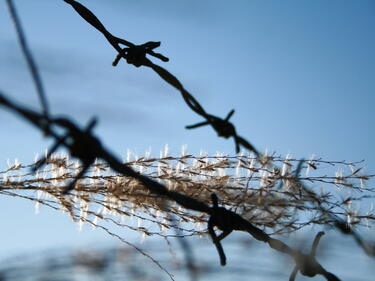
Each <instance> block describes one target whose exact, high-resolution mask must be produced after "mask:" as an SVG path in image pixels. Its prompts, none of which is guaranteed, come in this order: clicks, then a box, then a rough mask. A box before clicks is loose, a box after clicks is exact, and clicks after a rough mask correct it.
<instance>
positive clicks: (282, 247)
mask: <svg viewBox="0 0 375 281" xmlns="http://www.w3.org/2000/svg"><path fill="white" fill-rule="evenodd" d="M0 104H1V105H3V106H5V107H6V108H8V109H10V110H12V111H14V112H15V113H17V114H18V115H20V116H22V117H23V118H25V119H26V120H28V121H29V122H31V123H32V124H33V125H34V126H36V127H37V128H39V129H41V130H43V128H45V127H44V126H43V124H45V122H46V119H45V116H44V115H42V114H39V113H37V112H35V111H33V110H30V109H28V108H24V107H22V106H19V105H16V104H15V103H13V102H11V101H10V100H9V99H7V98H6V97H5V96H4V95H3V94H2V93H0ZM48 123H49V126H48V128H49V130H48V131H47V136H49V137H52V138H53V139H54V140H55V145H54V148H56V149H58V148H59V147H60V146H62V147H65V148H66V149H67V150H68V151H69V154H70V155H72V156H73V157H75V158H77V159H79V160H80V162H81V165H82V168H81V170H80V171H79V172H78V175H76V177H75V179H74V180H73V181H72V182H74V185H75V184H76V183H77V181H78V180H79V178H78V177H81V176H83V175H84V174H85V172H87V169H88V167H89V166H91V165H92V164H94V162H95V159H100V160H102V161H104V162H105V163H107V164H108V165H109V166H110V167H111V169H112V170H113V171H115V172H117V173H120V174H122V175H124V176H128V177H131V178H134V179H136V180H138V181H139V182H140V183H141V184H142V185H143V186H144V187H145V188H146V189H147V190H149V191H150V192H151V193H153V194H155V195H158V196H162V197H164V198H166V199H168V200H171V201H173V202H176V203H177V204H178V205H180V206H182V207H184V208H185V209H188V210H192V211H197V212H200V213H205V214H206V215H208V217H209V220H208V227H209V229H210V234H211V236H212V240H213V242H214V244H215V245H216V247H217V249H218V252H219V255H220V258H221V263H222V264H223V265H224V264H225V262H224V261H225V254H224V250H223V249H222V246H221V244H220V242H221V240H222V239H223V238H225V237H226V236H227V235H229V234H230V233H231V232H233V231H235V230H237V231H245V232H248V233H249V234H250V235H251V236H252V237H254V238H255V239H257V240H259V241H262V242H265V243H268V244H269V246H270V247H271V248H273V249H275V250H276V251H279V252H281V253H284V254H287V255H289V256H291V257H292V258H293V259H294V260H295V263H296V268H297V269H298V270H299V271H300V272H301V274H303V275H305V276H309V277H313V276H316V275H318V274H319V275H323V276H324V277H325V278H326V279H327V280H340V279H338V278H337V277H336V276H335V275H334V274H332V273H330V272H328V271H326V270H325V269H324V268H323V267H322V266H321V265H320V264H319V263H318V262H317V261H316V259H315V256H314V255H311V254H310V255H305V254H303V253H302V252H300V251H298V250H293V249H292V248H290V247H289V246H288V245H286V244H285V243H284V242H282V241H281V240H279V239H275V238H272V237H271V236H270V235H268V234H267V233H266V232H265V231H263V230H262V229H260V228H258V227H256V226H255V225H253V224H252V223H250V221H249V220H246V219H245V218H243V217H242V216H240V215H238V214H237V213H235V212H233V211H231V210H228V209H227V208H225V207H219V206H218V199H217V195H216V194H215V193H212V194H211V198H212V201H213V206H212V207H210V206H209V205H208V204H206V203H204V202H202V201H199V200H197V199H194V198H192V197H189V196H187V195H184V194H182V193H180V192H178V191H174V190H170V189H168V188H167V187H166V186H165V185H163V184H161V183H159V182H158V181H156V180H154V179H152V178H150V177H147V176H145V175H143V174H140V173H138V172H136V171H135V170H134V169H132V168H131V167H129V166H128V165H126V164H124V163H121V161H120V160H118V159H117V157H115V156H114V155H112V154H111V153H110V152H108V151H107V150H106V149H105V148H104V147H103V146H102V144H101V142H100V140H99V139H98V138H96V137H95V136H93V134H92V133H91V130H92V128H93V125H91V124H94V122H90V123H89V125H88V126H86V128H84V129H80V128H79V127H78V126H77V125H76V124H75V123H73V122H72V121H71V120H69V119H67V118H52V117H51V118H49V120H48ZM61 130H64V131H65V132H64V133H63V134H62V135H61V134H59V133H58V132H57V131H61ZM82 171H84V172H82ZM72 182H71V183H72ZM71 183H70V184H68V185H67V186H66V187H64V188H63V189H62V190H61V191H60V192H61V195H62V196H63V195H67V194H68V193H69V191H70V190H71V189H72V188H73V187H74V186H73V185H72V184H71ZM214 227H217V228H218V229H220V230H221V231H222V234H220V235H219V236H216V234H215V232H214V231H213V228H214ZM295 272H296V270H294V271H293V273H292V277H293V276H294V274H295ZM292 280H293V279H292Z"/></svg>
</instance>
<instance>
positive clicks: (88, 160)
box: [0, 0, 373, 280]
mask: <svg viewBox="0 0 375 281" xmlns="http://www.w3.org/2000/svg"><path fill="white" fill-rule="evenodd" d="M64 1H65V2H66V3H68V4H70V5H71V6H72V7H73V8H74V9H75V10H76V11H77V13H78V14H79V15H80V16H81V17H82V18H84V19H85V20H86V21H87V22H88V23H90V24H91V25H92V26H93V27H95V28H96V29H97V30H98V31H100V32H101V33H102V34H103V35H104V36H105V37H106V39H107V40H108V41H109V43H110V44H111V45H112V46H113V47H114V48H115V49H116V51H117V52H118V55H117V57H116V59H115V61H114V62H113V65H114V66H115V65H117V63H118V62H119V61H120V59H121V58H124V59H125V60H126V61H127V63H129V64H132V65H134V66H136V67H140V66H147V67H150V68H151V69H153V70H154V71H155V72H156V73H157V74H158V75H159V76H160V77H161V78H163V79H164V80H165V81H166V82H167V83H169V84H170V85H172V86H173V87H175V88H176V89H177V90H179V91H180V93H181V95H182V97H183V99H184V101H185V103H186V104H187V105H188V106H189V107H190V108H191V109H192V110H193V111H194V112H195V113H197V114H198V115H200V116H202V117H203V118H204V119H205V121H204V122H201V123H197V124H195V125H191V126H187V128H188V129H192V128H197V127H200V126H204V125H211V126H212V127H213V129H214V130H215V131H216V132H217V134H218V136H221V137H225V138H230V137H233V138H234V140H235V144H236V151H237V152H239V150H240V146H243V147H244V148H246V149H248V150H249V151H251V152H253V153H254V154H255V156H256V158H258V160H259V162H260V163H262V169H274V170H273V171H274V172H275V174H280V173H282V171H280V169H278V168H276V167H275V166H274V164H273V162H272V161H271V160H270V159H269V158H267V157H265V156H263V155H260V153H259V152H258V151H257V150H256V149H255V148H254V147H253V146H252V145H251V144H250V143H249V142H247V141H246V140H245V139H243V138H242V137H240V136H238V135H237V133H236V130H235V126H234V125H233V124H232V123H230V122H229V119H230V117H231V116H232V115H233V113H234V110H232V111H230V112H229V114H228V115H227V117H226V118H225V119H222V118H219V117H216V116H214V115H211V114H208V113H206V111H205V110H204V109H203V107H202V106H201V105H200V104H199V103H198V102H197V100H196V99H195V98H194V97H193V96H192V95H191V94H190V93H189V92H188V91H187V90H186V89H185V88H184V87H183V85H182V84H181V82H180V81H179V80H178V79H177V78H176V77H175V76H173V75H172V74H171V73H169V72H168V71H167V70H165V69H164V68H162V67H160V66H158V65H156V64H154V63H153V62H151V61H150V60H149V59H148V58H147V57H146V54H148V55H151V56H154V57H156V58H159V59H161V60H162V61H168V58H166V57H164V56H163V55H161V54H158V53H155V52H154V51H153V50H154V49H155V48H157V47H159V46H160V42H147V43H145V44H142V45H135V44H133V43H131V42H129V41H126V40H124V39H121V38H118V37H115V36H113V35H112V34H111V33H110V32H109V31H108V30H107V29H106V28H105V27H104V25H103V24H102V23H101V22H100V21H99V19H98V18H97V17H96V16H95V15H94V14H93V13H92V12H91V11H90V10H88V9H87V8H86V7H85V6H83V5H82V4H80V3H78V2H77V1H73V0H64ZM8 2H9V3H11V0H8ZM14 11H15V10H14ZM13 21H14V22H15V21H17V18H16V17H13ZM17 32H18V33H20V29H17ZM120 45H125V46H126V48H122V47H121V46H120ZM30 56H31V54H30ZM35 83H36V82H35ZM0 104H1V105H3V106H4V107H6V108H8V109H9V110H11V111H14V112H15V113H16V114H18V115H20V116H22V117H23V118H25V119H26V120H27V121H29V122H31V123H32V124H33V125H34V126H36V127H37V128H38V129H40V130H42V131H43V132H44V134H45V135H47V136H49V137H51V138H53V139H54V141H55V143H54V145H53V147H52V149H51V150H50V152H49V154H47V155H46V157H45V158H44V159H42V160H40V162H39V163H38V164H37V165H36V166H35V169H34V170H39V169H41V168H43V166H44V165H45V164H48V161H50V159H51V156H52V154H53V153H54V152H55V151H57V150H58V149H59V148H60V147H64V148H65V149H67V150H68V151H69V154H70V155H71V156H73V157H74V158H76V159H78V160H79V161H80V165H79V166H78V169H79V170H78V173H76V174H74V176H69V177H66V178H63V180H64V185H63V187H62V188H61V189H60V190H59V189H55V190H54V191H52V190H51V191H50V195H51V196H52V197H55V199H56V200H60V201H59V203H60V204H61V205H62V206H65V207H66V209H68V210H69V208H71V209H74V208H73V207H71V205H72V202H71V200H70V199H71V198H73V196H74V195H73V193H75V192H81V191H82V190H80V184H79V181H80V180H82V179H84V178H85V177H87V173H88V171H89V170H90V167H95V165H96V161H97V159H99V160H100V161H102V162H104V163H106V165H108V167H110V169H111V170H112V171H114V172H116V173H118V174H120V175H122V176H125V177H130V178H132V179H134V180H136V181H138V182H139V183H140V184H141V185H142V186H143V187H144V188H145V189H146V190H147V191H148V192H149V194H148V195H151V197H152V195H153V196H154V197H153V199H154V201H155V202H157V198H155V197H162V198H163V200H170V201H172V202H174V203H176V204H177V205H179V206H181V207H183V208H184V209H186V210H188V212H185V213H184V216H187V217H189V216H190V218H191V217H195V214H196V213H201V214H203V215H204V216H201V217H199V216H198V218H200V219H201V220H202V222H205V221H207V218H208V230H209V233H210V235H211V238H212V241H213V242H214V244H215V246H216V248H217V250H218V253H219V256H220V259H221V263H222V264H223V265H224V264H225V263H226V257H225V252H224V250H223V247H222V245H221V240H222V239H224V238H225V237H226V236H227V235H229V234H230V233H231V232H233V231H234V230H237V231H245V232H248V233H249V234H250V235H251V236H252V237H254V238H255V239H257V240H259V241H262V242H265V243H268V245H269V246H270V247H271V248H273V249H274V250H276V251H278V252H281V253H284V254H287V255H289V256H290V257H291V258H292V259H293V260H294V261H295V264H296V266H295V269H294V270H293V272H292V274H291V277H290V280H294V278H295V276H296V273H297V272H298V271H299V272H300V273H301V274H302V275H305V276H308V277H313V276H315V275H318V274H320V275H323V276H324V277H325V278H326V279H327V280H339V279H338V278H337V277H336V276H335V275H334V274H332V273H330V272H328V271H326V270H325V269H324V268H323V267H322V266H321V265H320V264H319V263H318V262H317V261H316V259H315V252H316V248H317V245H318V243H319V240H320V237H321V235H322V232H320V233H318V235H317V236H316V238H315V240H314V243H313V246H312V251H311V253H310V254H307V255H306V254H303V253H302V252H300V251H298V250H294V249H292V248H290V247H289V246H288V245H286V244H285V243H284V242H282V241H281V240H279V239H275V238H272V237H271V236H270V235H269V234H267V233H266V232H265V230H263V229H261V228H259V227H257V226H256V225H255V224H254V223H252V222H250V221H253V220H252V219H249V218H244V217H243V216H241V215H239V214H237V213H236V212H234V211H232V210H230V209H228V207H227V206H226V204H227V202H226V201H224V205H222V206H221V207H220V206H219V198H218V196H217V194H216V193H215V192H207V193H206V194H208V195H210V196H211V201H212V204H211V203H208V202H204V201H201V200H199V199H195V198H194V197H192V196H190V195H185V194H184V193H182V192H179V191H176V190H172V189H169V188H168V187H167V186H166V185H165V184H162V183H161V182H159V181H158V179H154V178H152V177H150V176H146V175H144V174H142V173H140V172H137V171H135V170H134V169H133V168H132V167H130V166H129V165H127V164H124V163H122V162H121V161H120V160H119V159H118V158H117V157H116V156H114V155H113V154H111V153H110V152H109V151H108V150H106V149H105V148H104V147H103V146H102V144H101V142H100V140H99V139H98V138H96V137H95V136H94V135H93V133H92V131H93V129H94V127H95V125H96V119H92V120H91V121H90V122H89V123H88V125H87V126H86V127H85V128H83V129H82V128H80V127H79V126H77V125H76V124H75V123H74V122H73V121H72V120H70V119H69V118H59V117H56V118H55V117H51V115H48V116H47V114H45V113H38V112H37V111H34V110H31V109H29V108H26V107H23V106H20V105H18V104H16V103H14V102H13V101H11V100H10V99H9V98H7V97H6V96H5V95H4V94H3V93H1V92H0ZM46 108H47V107H45V108H43V110H44V111H46ZM61 131H63V133H61ZM259 156H262V157H259ZM299 163H304V162H303V161H300V162H299ZM313 165H314V164H311V165H310V166H311V167H312V168H314V166H313ZM301 166H302V164H298V166H297V169H296V170H295V172H294V174H293V175H292V176H291V177H290V178H284V179H282V180H281V181H280V182H283V184H282V185H280V186H281V187H282V186H284V185H288V184H287V183H289V187H290V189H291V191H289V194H290V195H291V196H292V197H295V198H296V202H292V201H291V202H292V205H293V204H295V203H298V196H302V195H303V196H305V197H304V200H306V198H309V199H310V202H314V201H316V202H315V203H314V204H312V205H313V206H314V207H312V208H313V209H314V210H316V211H319V212H318V213H319V216H318V217H317V218H316V219H315V220H313V221H312V222H311V223H316V224H329V222H331V224H333V225H334V226H335V227H336V228H337V229H339V230H340V231H342V232H343V233H346V234H351V235H353V236H354V237H355V238H356V237H357V236H356V232H354V230H353V229H352V227H351V225H350V224H348V226H346V227H345V223H344V225H343V224H342V223H341V222H342V221H340V220H339V215H348V214H349V213H348V212H347V213H345V212H342V213H339V212H337V213H334V212H333V214H332V212H331V213H330V211H331V210H332V208H328V207H326V206H325V204H327V202H328V203H331V207H332V205H333V206H335V207H339V206H340V202H331V201H329V200H330V198H331V197H332V195H331V194H330V193H326V194H319V195H318V194H317V193H315V192H314V191H312V190H311V189H309V188H308V187H306V186H305V185H304V184H302V183H301V181H300V179H299V178H298V175H299V172H300V170H301ZM310 166H309V167H310ZM260 171H262V172H263V173H266V174H267V171H265V170H260ZM6 172H9V171H5V172H4V174H6ZM358 172H359V170H358V171H356V172H353V173H352V175H351V176H349V177H354V178H355V177H358V179H359V180H360V181H365V180H367V179H368V178H370V177H373V175H369V176H357V173H358ZM268 179H269V177H266V180H265V181H264V177H263V176H262V180H263V182H262V184H263V185H264V186H265V188H263V189H258V191H257V192H259V194H262V193H267V191H268V190H267V188H266V187H267V186H268V187H273V186H271V185H267V184H268V182H267V180H268ZM67 180H68V181H67ZM180 180H181V181H182V179H180ZM248 182H249V180H248ZM322 182H325V183H332V182H334V183H335V184H338V183H340V184H341V182H345V181H344V180H342V177H341V176H340V175H339V176H336V177H331V178H327V179H323V180H322ZM8 183H9V181H8ZM39 183H40V182H39ZM125 184H126V183H125ZM17 186H18V187H19V185H17ZM343 186H346V187H352V184H351V183H343ZM75 188H76V190H75V191H74V192H72V190H73V189H75ZM90 188H91V187H90ZM4 189H9V186H5V187H2V188H1V193H2V194H7V195H10V196H19V197H24V198H26V199H30V200H34V198H33V197H28V196H24V195H19V194H17V193H14V192H12V191H9V190H4ZM25 189H27V188H25ZM29 190H30V189H29ZM244 190H246V191H247V192H249V190H251V189H250V188H249V187H248V186H246V188H245V189H244ZM295 191H298V192H299V194H298V193H295ZM368 191H372V190H368ZM97 192H98V193H99V194H100V192H103V191H102V190H101V189H100V188H98V189H97ZM270 194H272V193H270ZM270 194H268V196H270ZM275 194H278V192H277V191H276V192H275ZM285 194H288V193H286V192H284V195H285ZM206 196H207V195H206ZM83 198H84V197H81V198H80V199H81V200H82V199H83ZM363 198H364V197H362V198H351V197H349V198H346V199H345V200H344V201H343V202H342V203H348V202H352V201H355V200H361V199H363ZM224 199H226V198H224ZM86 200H87V199H86ZM207 200H209V199H207ZM37 202H39V203H41V204H46V205H48V204H49V205H50V206H52V207H55V206H54V205H52V204H50V203H51V202H52V201H51V202H49V201H48V200H47V201H45V200H40V199H39V200H38V201H37ZM96 203H98V204H100V201H97V202H96ZM264 206H265V205H264ZM280 206H282V207H285V205H284V206H283V204H280ZM237 207H238V205H237V206H236V209H237ZM55 208H56V207H55ZM85 208H86V207H85ZM267 208H268V207H267V206H265V210H266V211H267V212H270V213H272V211H273V209H272V210H271V209H268V210H267ZM297 208H298V207H297ZM300 208H302V209H303V206H300ZM305 208H306V207H305ZM253 209H254V208H253ZM118 210H119V211H121V210H120V209H118ZM168 211H171V210H167V212H168ZM191 211H192V212H191ZM87 213H89V211H87ZM172 213H173V212H172ZM350 215H351V216H353V214H352V213H350ZM71 216H73V217H76V218H77V217H78V218H79V219H80V220H83V221H84V222H87V223H89V224H92V225H96V226H97V227H99V228H102V229H103V230H105V231H107V232H108V233H109V234H110V235H112V236H116V237H117V238H119V239H120V240H123V239H122V238H121V237H119V236H118V235H116V234H114V233H112V232H111V231H110V230H109V229H107V228H105V227H103V226H101V225H97V224H94V222H93V221H91V220H90V219H82V216H77V215H76V214H74V213H73V214H71ZM282 216H286V217H291V216H290V215H288V214H287V213H285V214H281V215H280V217H282ZM358 218H359V219H367V220H372V219H373V215H367V216H358ZM106 219H107V220H111V219H110V218H106ZM329 220H331V221H329ZM112 221H113V220H112ZM356 223H358V222H356V221H354V222H352V224H354V225H355V224H356ZM215 227H216V228H218V229H219V230H221V231H222V233H221V234H219V235H216V232H215V229H214V228H215ZM182 230H186V229H183V228H182ZM276 233H277V232H276ZM124 242H125V241H124ZM151 259H152V257H151ZM152 260H153V261H154V262H155V263H157V264H158V265H159V266H160V268H161V269H163V270H164V271H166V270H165V269H164V268H163V267H162V266H161V265H160V264H159V263H158V262H157V261H155V260H154V259H152ZM166 272H167V273H168V274H169V276H170V278H172V279H173V276H172V275H171V274H170V273H169V272H168V271H166Z"/></svg>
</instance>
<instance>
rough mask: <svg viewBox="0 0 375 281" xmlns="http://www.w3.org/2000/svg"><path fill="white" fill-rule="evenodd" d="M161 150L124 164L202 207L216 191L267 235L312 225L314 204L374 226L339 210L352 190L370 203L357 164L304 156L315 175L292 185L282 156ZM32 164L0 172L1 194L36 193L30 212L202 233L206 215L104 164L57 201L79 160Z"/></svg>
mask: <svg viewBox="0 0 375 281" xmlns="http://www.w3.org/2000/svg"><path fill="white" fill-rule="evenodd" d="M168 150H169V148H164V150H163V151H162V154H161V155H162V157H161V158H151V155H150V154H148V153H146V154H145V157H140V158H138V159H137V158H133V161H130V160H131V159H132V153H131V152H130V151H128V153H127V157H126V158H127V159H126V160H127V161H128V163H127V164H128V165H130V166H131V167H133V168H136V169H137V170H139V171H142V172H143V173H144V174H145V175H147V176H150V177H152V178H154V179H157V180H158V181H160V182H161V183H163V184H165V185H166V186H167V187H168V188H169V189H171V190H174V191H177V192H180V193H183V194H185V195H188V196H190V197H193V198H195V199H197V200H200V201H202V202H205V203H206V204H208V205H211V204H212V203H211V199H210V195H211V193H213V192H215V193H216V194H217V195H218V197H219V199H220V204H221V205H223V206H225V207H227V208H231V209H233V210H236V212H237V213H239V214H241V215H242V216H244V217H245V218H247V219H249V220H251V222H252V223H254V224H255V225H257V226H259V227H262V228H265V229H267V231H268V232H269V233H272V232H277V233H283V232H292V231H295V230H296V229H298V228H300V227H302V226H301V225H302V223H303V227H305V226H306V225H311V224H315V223H318V222H319V220H316V219H314V217H315V215H314V214H316V209H315V208H314V207H313V204H314V202H315V201H316V200H317V199H319V200H320V201H321V202H322V204H324V205H325V206H326V207H327V210H329V213H328V214H326V216H327V217H328V216H329V215H336V216H341V217H342V216H347V217H345V218H344V217H343V219H348V220H349V221H350V222H351V223H353V222H354V223H355V224H361V223H362V221H363V224H366V223H368V224H369V225H370V226H371V225H372V224H373V222H374V216H373V214H372V212H366V210H364V211H363V212H365V215H366V216H363V212H359V211H358V210H355V208H354V207H351V209H350V210H346V212H343V211H344V210H342V209H341V207H340V206H341V205H343V204H341V203H342V202H343V199H342V198H341V197H342V196H341V197H340V193H338V192H344V191H345V192H352V194H353V198H354V197H355V195H356V194H357V195H358V194H361V192H368V194H369V195H370V198H367V199H366V198H363V200H371V198H372V194H373V189H371V188H367V187H365V186H364V185H363V184H362V182H364V181H366V180H367V179H371V178H373V175H365V174H363V170H360V171H358V172H357V173H354V172H353V171H357V170H358V169H360V168H361V167H359V165H361V164H362V163H347V162H340V161H323V160H313V158H310V159H309V160H307V161H306V162H305V163H306V164H305V165H303V168H302V171H301V172H303V169H308V168H309V167H310V168H311V167H314V176H313V177H308V176H304V177H299V178H298V179H295V178H294V175H292V171H294V170H296V167H297V165H298V163H299V160H298V159H293V158H292V156H291V155H287V156H286V157H284V158H283V157H276V156H274V155H273V156H266V157H264V158H263V159H262V161H261V162H260V161H259V160H258V159H257V158H256V157H254V155H252V154H241V155H238V156H225V155H224V154H219V153H217V154H216V155H215V156H209V155H207V154H206V153H203V152H202V153H201V154H200V156H192V155H187V154H186V151H184V152H182V155H181V156H176V157H174V156H168V153H169V152H168ZM265 162H267V165H265ZM332 164H334V165H335V167H337V168H338V169H339V170H338V171H339V172H338V173H336V174H335V172H334V171H332V174H333V176H329V174H327V171H328V169H331V170H332V168H331V166H332ZM32 165H33V164H31V165H21V164H20V163H19V162H15V164H12V163H10V161H8V167H9V168H8V169H7V170H6V171H3V172H0V173H2V177H1V179H2V180H1V183H0V184H1V189H0V193H2V194H3V195H8V196H9V195H11V196H18V197H24V198H25V193H28V194H30V192H29V191H36V193H33V194H35V195H33V194H31V195H27V198H28V199H29V200H33V201H34V202H36V211H38V210H39V206H40V205H47V206H49V207H52V208H56V209H58V210H63V211H64V212H66V213H68V214H69V216H70V217H71V218H72V219H73V220H74V221H77V222H79V223H80V224H81V226H82V225H83V223H89V224H91V225H92V226H93V227H95V226H100V225H101V224H102V223H104V221H107V222H112V223H115V224H116V225H119V226H120V225H121V226H123V227H127V228H129V229H132V230H134V231H138V232H142V233H144V234H145V236H149V235H161V236H168V235H171V234H172V233H171V230H173V229H174V228H176V227H178V228H179V231H180V233H181V234H182V235H200V234H201V233H202V232H205V231H206V225H205V222H206V221H207V217H206V216H205V215H202V214H199V213H196V212H191V211H189V210H186V209H184V208H182V207H180V206H179V205H178V204H176V203H175V202H167V201H166V200H167V198H162V197H160V196H157V195H155V194H151V193H150V192H149V190H148V189H146V188H145V187H144V186H143V185H142V184H140V183H139V182H138V181H137V180H134V179H132V178H129V177H125V176H119V175H115V174H113V172H112V171H111V169H110V168H109V167H108V166H107V165H106V164H104V163H100V162H99V161H95V163H94V165H93V166H92V167H91V169H90V170H89V172H88V173H87V174H86V175H85V177H83V178H82V179H81V180H80V181H79V184H78V185H77V186H78V187H79V190H74V191H73V192H72V193H71V194H70V195H68V196H64V195H62V194H61V193H60V190H61V189H62V188H63V187H64V186H65V185H66V184H67V183H68V182H69V181H70V180H72V179H73V178H74V176H75V175H76V174H77V172H78V170H79V169H80V168H81V167H80V164H79V162H72V161H71V160H68V158H67V156H66V155H57V154H56V155H53V157H52V158H51V159H50V160H49V161H48V163H47V165H46V166H45V167H44V168H43V169H41V170H38V171H37V172H36V173H35V174H30V170H29V169H30V167H31V166H32ZM278 166H280V167H282V169H279V168H277V167H278ZM319 169H323V170H324V173H323V174H321V175H318V174H317V173H318V172H319ZM301 174H304V175H306V173H301ZM348 183H350V184H351V185H348ZM303 184H307V185H308V186H309V187H311V188H313V187H314V186H316V185H317V186H318V187H320V188H321V189H322V190H321V192H316V193H315V195H312V194H309V193H308V192H306V190H305V189H304V186H303ZM335 186H339V187H340V190H337V189H336V190H335V188H333V187H335ZM280 187H281V188H280ZM285 187H287V188H285ZM328 194H329V196H328ZM314 196H315V197H314ZM166 202H167V203H168V210H169V211H168V212H169V213H172V214H173V215H174V217H175V218H176V220H177V221H179V222H180V223H179V224H177V225H176V224H175V222H173V221H171V220H170V218H169V214H168V213H166V211H165V203H166ZM340 202H341V203H340ZM340 204H341V205H340ZM330 207H332V208H330ZM361 215H362V216H361ZM126 217H134V218H135V221H134V220H132V219H129V220H127V219H126ZM306 217H311V218H312V219H311V221H310V222H307V223H306V221H305V218H306ZM364 217H365V219H366V220H367V221H366V222H365V221H364Z"/></svg>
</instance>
